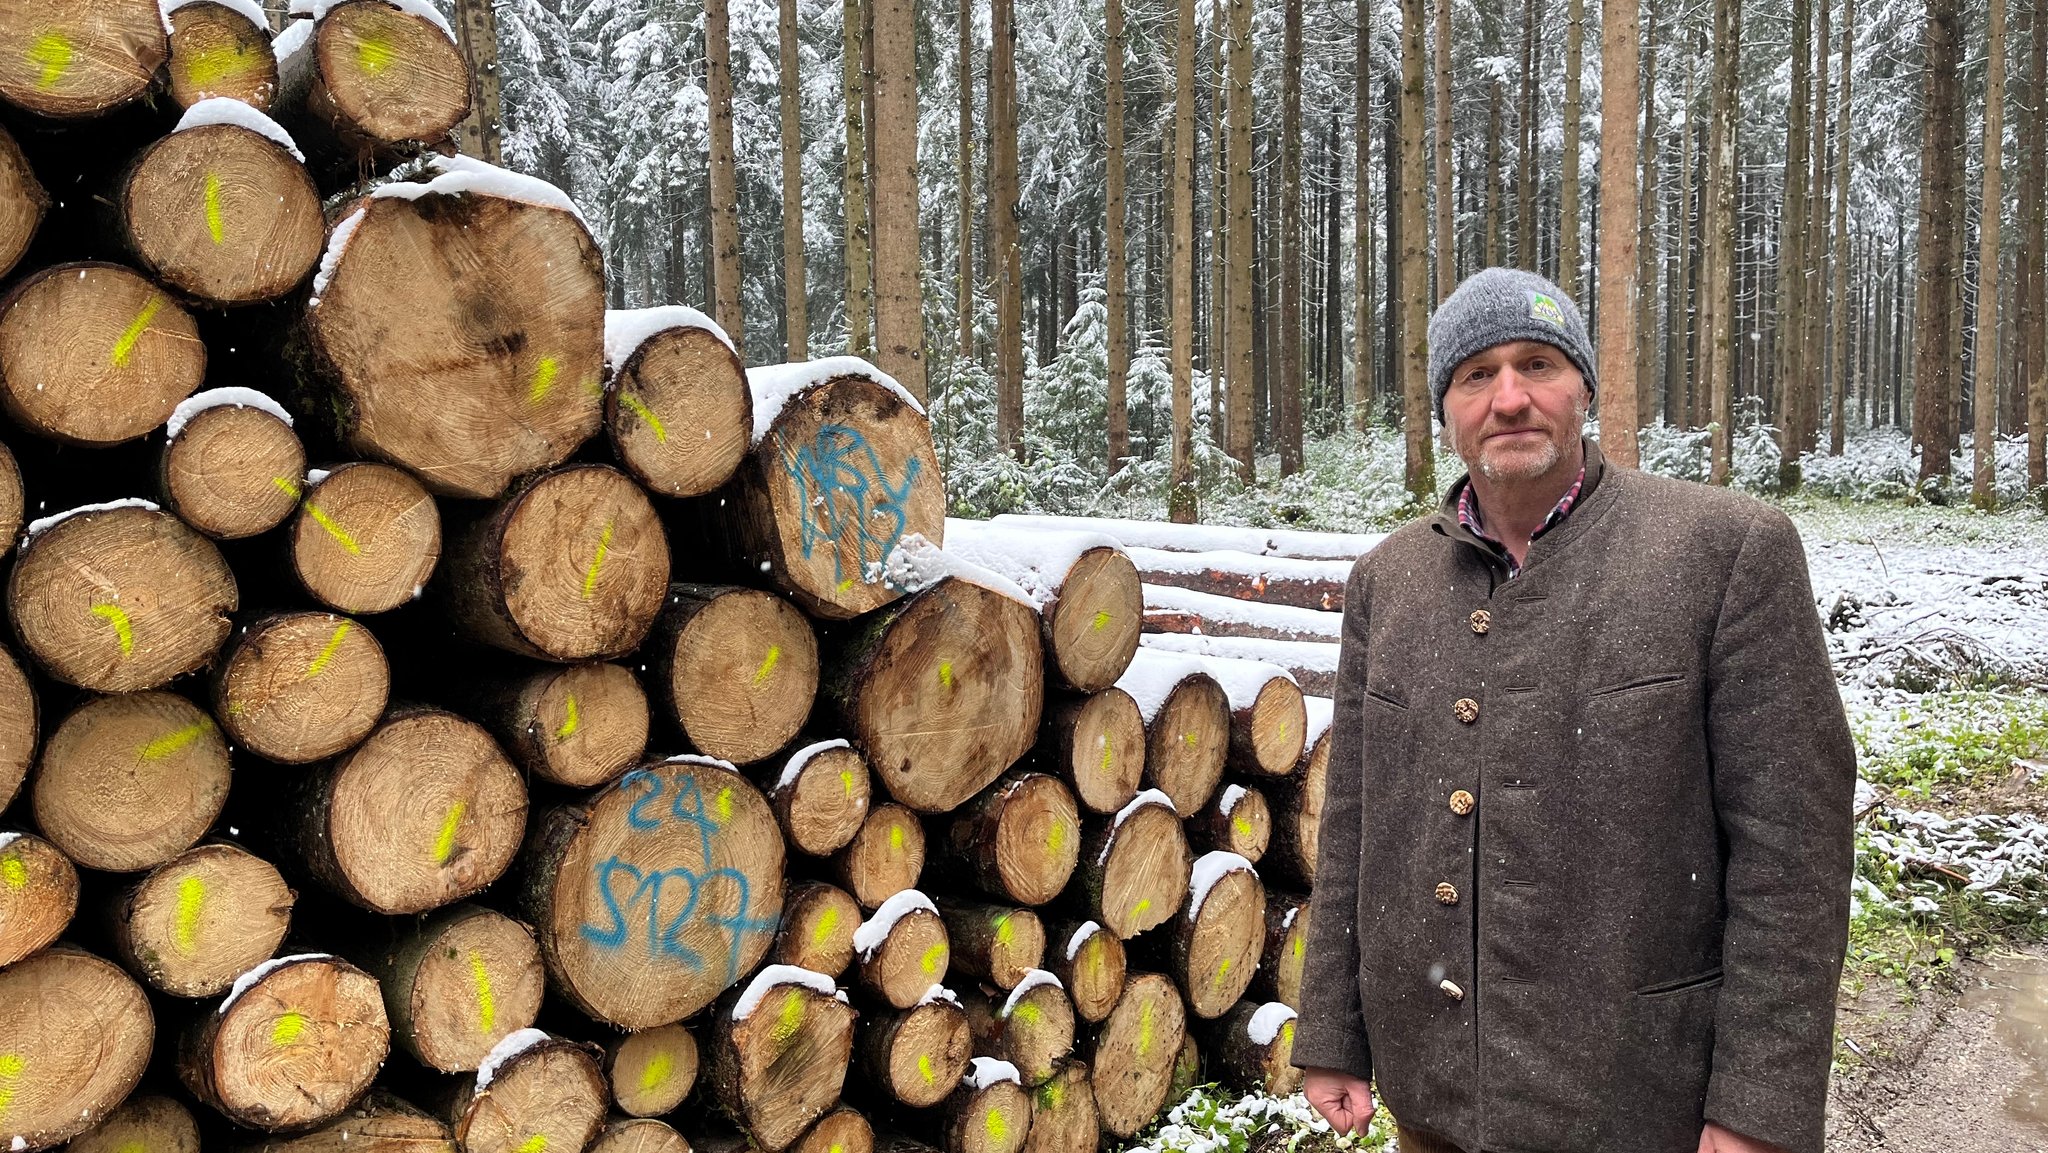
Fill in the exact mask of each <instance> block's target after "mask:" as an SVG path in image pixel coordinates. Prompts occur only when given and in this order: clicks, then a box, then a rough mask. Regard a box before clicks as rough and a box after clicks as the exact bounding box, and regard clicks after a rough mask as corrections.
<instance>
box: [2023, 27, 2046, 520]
mask: <svg viewBox="0 0 2048 1153" xmlns="http://www.w3.org/2000/svg"><path fill="white" fill-rule="evenodd" d="M2042 9H2043V2H2042V0H2030V3H2029V4H2028V21H2027V22H2028V24H2029V25H2030V30H2031V33H2032V35H2031V37H2030V43H2029V54H2030V56H2031V63H2030V66H2029V73H2030V76H2029V81H2028V88H2029V95H2030V96H2031V102H2030V103H2029V104H2028V106H2027V108H2028V114H2027V132H2026V139H2027V146H2026V147H2025V148H2024V149H2022V152H2024V154H2025V155H2026V156H2027V158H2028V163H2029V165H2030V168H2031V173H2032V175H2031V176H2030V177H2029V179H2028V181H2027V186H2026V189H2025V196H2026V213H2025V220H2026V226H2025V227H2026V233H2025V235H2026V242H2027V245H2028V247H2027V252H2028V258H2027V275H2028V279H2029V280H2030V281H2031V282H2032V284H2033V291H2032V292H2031V293H2029V294H2028V300H2029V303H2031V304H2032V305H2033V313H2032V315H2030V316H2028V317H2026V318H2025V319H2024V322H2023V323H2024V326H2025V330H2026V340H2027V348H2028V354H2027V363H2028V365H2029V367H2030V368H2031V370H2032V371H2031V374H2030V375H2029V376H2028V378H2027V382H2026V385H2027V421H2026V424H2027V489H2028V490H2029V491H2035V492H2038V491H2041V490H2042V489H2043V488H2044V487H2048V274H2044V272H2043V269H2042V263H2041V262H2042V258H2043V255H2044V254H2048V235H2044V225H2048V176H2044V173H2043V171H2042V168H2043V165H2044V163H2048V109H2044V108H2043V107H2042V104H2043V101H2044V100H2048V19H2044V13H2043V11H2042Z"/></svg>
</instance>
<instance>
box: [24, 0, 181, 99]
mask: <svg viewBox="0 0 2048 1153" xmlns="http://www.w3.org/2000/svg"><path fill="white" fill-rule="evenodd" d="M0 44H7V45H11V46H13V50H12V51H10V52H7V53H4V54H0V56H4V59H0V99H4V100H6V101H7V102H8V103H10V104H13V105H14V106H16V107H18V108H23V109H26V110H28V111H30V112H34V113H36V114H38V115H41V116H50V117H56V118H60V119H78V118H82V117H88V116H96V115H98V114H100V113H102V112H106V111H109V110H110V109H113V108H118V107H119V106H121V105H123V104H126V103H128V102H129V101H131V100H134V99H136V98H137V97H139V96H141V95H142V94H143V93H145V92H147V91H149V87H150V83H151V81H152V80H154V79H155V77H156V70H157V66H158V65H161V64H162V63H163V62H164V56H165V54H166V50H167V49H166V42H165V37H164V25H163V17H162V16H160V15H158V13H157V6H156V4H155V3H153V2H152V0H37V2H35V3H15V4H8V5H5V6H0Z"/></svg>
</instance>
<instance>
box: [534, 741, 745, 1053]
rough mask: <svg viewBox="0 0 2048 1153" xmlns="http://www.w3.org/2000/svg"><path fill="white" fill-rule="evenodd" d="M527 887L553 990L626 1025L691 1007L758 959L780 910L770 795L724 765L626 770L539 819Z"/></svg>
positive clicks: (684, 763)
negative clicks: (581, 798) (584, 797)
mask: <svg viewBox="0 0 2048 1153" xmlns="http://www.w3.org/2000/svg"><path fill="white" fill-rule="evenodd" d="M525 864H526V869H525V876H524V878H523V882H522V899H523V901H524V907H525V909H526V911H527V920H529V921H530V922H531V923H532V924H533V925H534V927H535V932H536V934H537V935H538V937H539V938H540V943H541V955H542V957H544V958H545V959H546V961H547V967H548V976H549V978H550V979H551V981H552V984H553V987H554V989H555V991H556V992H558V993H560V994H561V995H562V996H563V997H565V998H566V999H567V1000H568V1001H569V1002H570V1003H571V1004H573V1005H574V1006H576V1007H577V1008H578V1009H580V1010H582V1011H583V1012H584V1013H586V1014H588V1015H590V1016H592V1017H595V1018H597V1019H598V1020H600V1021H604V1022H606V1023H608V1024H611V1025H616V1026H618V1027H619V1028H622V1029H646V1028H652V1027H653V1026H656V1025H667V1024H671V1023H673V1022H676V1021H680V1020H682V1019H683V1018H685V1017H688V1016H691V1015H692V1014H695V1013H696V1012H698V1011H699V1010H701V1009H703V1008H704V1007H705V1006H706V1005H709V1004H710V1003H711V1002H712V1000H713V999H714V998H715V997H717V996H718V995H719V993H720V992H722V991H723V990H725V989H726V988H727V987H728V986H730V985H731V984H732V983H733V982H735V981H737V980H738V979H739V978H740V977H741V976H742V975H743V974H745V973H747V972H748V971H750V970H752V969H753V967H754V966H755V965H757V964H759V963H760V961H761V958H762V956H763V955H764V954H766V953H767V951H768V947H769V945H770V943H771V942H772V940H773V935H774V932H775V927H776V923H777V920H778V918H779V917H780V915H781V912H782V889H783V847H782V837H781V835H780V834H779V833H778V832H777V831H776V829H775V817H774V814H773V813H772V812H770V811H769V808H768V802H767V800H766V799H765V798H763V797H762V796H761V794H760V793H759V792H758V791H757V790H755V788H754V787H753V786H752V785H750V784H748V783H747V781H746V779H745V778H744V777H741V776H740V775H739V774H738V773H736V772H734V771H733V770H732V769H731V768H730V767H729V766H725V765H722V764H718V763H715V762H708V761H705V760H704V759H703V758H684V759H679V760H671V761H664V762H660V763H656V764H650V765H647V766H644V767H642V768H637V769H634V770H633V771H632V772H629V773H627V774H626V775H625V776H624V777H622V778H620V779H619V781H618V782H617V783H615V784H612V785H609V786H607V787H605V788H604V789H603V790H602V791H600V792H598V793H597V794H596V795H595V796H594V797H592V798H591V799H589V800H587V801H584V802H582V803H579V804H576V805H570V806H565V807H562V808H558V809H555V810H553V811H551V812H549V813H547V814H546V815H545V816H543V817H542V818H541V820H540V821H539V822H538V823H537V824H536V826H535V830H534V834H533V836H532V838H531V842H530V848H529V850H528V853H527V856H526V859H525Z"/></svg>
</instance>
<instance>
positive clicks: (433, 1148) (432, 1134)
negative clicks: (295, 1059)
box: [245, 1089, 457, 1153]
mask: <svg viewBox="0 0 2048 1153" xmlns="http://www.w3.org/2000/svg"><path fill="white" fill-rule="evenodd" d="M245 1153H457V1146H456V1144H455V1138H454V1137H453V1136H451V1135H450V1134H449V1132H448V1125H447V1123H446V1122H444V1121H442V1120H441V1119H440V1118H438V1117H434V1116H431V1115H429V1114H427V1113H426V1112H424V1111H422V1110H420V1109H417V1108H414V1107H413V1106H412V1105H409V1104H407V1103H406V1102H404V1101H401V1100H399V1099H398V1098H396V1097H393V1096H392V1095H391V1094H389V1093H386V1092H383V1091H381V1090H377V1089H372V1090H371V1091H370V1092H369V1094H368V1095H367V1096H365V1097H364V1098H363V1099H362V1100H360V1101H358V1102H356V1103H355V1104H354V1105H351V1106H349V1107H348V1108H347V1109H346V1110H344V1111H343V1112H342V1115H341V1117H340V1119H339V1120H336V1121H332V1122H329V1123H328V1124H326V1125H322V1126H321V1127H320V1128H318V1129H315V1130H313V1131H312V1132H310V1133H307V1134H306V1135H304V1136H302V1137H273V1138H271V1139H270V1140H268V1141H265V1142H263V1143H262V1144H260V1145H254V1146H250V1147H248V1148H247V1149H246V1151H245Z"/></svg>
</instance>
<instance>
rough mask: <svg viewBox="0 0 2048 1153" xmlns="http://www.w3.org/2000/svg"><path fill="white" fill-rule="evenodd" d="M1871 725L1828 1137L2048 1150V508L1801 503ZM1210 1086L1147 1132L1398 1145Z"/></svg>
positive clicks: (1880, 1144)
mask: <svg viewBox="0 0 2048 1153" xmlns="http://www.w3.org/2000/svg"><path fill="white" fill-rule="evenodd" d="M1784 507H1785V508H1786V510H1787V511H1788V512H1789V513H1791V515H1792V517H1793V519H1794V520H1795V521H1797V522H1798V524H1799V528H1800V531H1801V534H1802V535H1803V537H1804V538H1805V541H1806V545H1807V555H1808V561H1809V566H1810V569H1811V573H1812V580H1813V591H1814V597H1815V600H1816V602H1817V605H1818V608H1819V610H1820V612H1821V613H1822V615H1823V618H1824V619H1825V621H1826V623H1827V628H1828V646H1829V653H1830V656H1831V658H1832V660H1833V662H1834V665H1835V671H1836V675H1837V679H1838V681H1839V683H1840V685H1841V689H1842V697H1843V702H1844V704H1845V705H1846V707H1847V709H1848V712H1849V717H1850V723H1851V727H1852V728H1853V729H1854V731H1855V733H1856V741H1857V748H1858V753H1859V776H1860V778H1861V779H1860V781H1859V783H1858V786H1857V796H1856V802H1855V804H1856V810H1857V814H1858V819H1857V833H1856V859H1857V863H1856V876H1855V878H1854V880H1853V882H1852V890H1851V891H1852V905H1853V912H1852V917H1851V925H1850V942H1849V957H1848V962H1847V965H1846V966H1845V969H1844V973H1843V980H1842V988H1841V996H1840V999H1839V1001H1838V1006H1839V1010H1838V1017H1837V1023H1836V1024H1837V1029H1836V1042H1837V1043H1836V1047H1835V1073H1834V1086H1833V1092H1832V1094H1831V1099H1830V1108H1829V1139H1828V1148H1829V1149H1830V1150H1847V1151H1851V1153H1877V1151H1880V1150H1882V1151H1885V1153H1893V1151H1898V1153H1918V1151H1921V1150H1925V1151H1928V1153H1933V1151H1935V1150H1940V1151H1942V1153H2032V1151H2041V1153H2048V516H2044V515H2043V514H2042V513H2041V512H2040V511H2039V510H2038V509H2037V508H2036V509H2019V510H2016V511H2011V512H2003V513H1999V514H1996V515H1987V514H1982V513H1976V512H1972V511H1969V510H1967V509H1958V508H1952V507H1951V508H1941V507H1934V506H1928V505H1913V506H1907V505H1901V504H1896V503H1853V504H1852V503H1847V502H1841V501H1834V500H1802V501H1793V502H1788V503H1786V504H1785V506H1784ZM1375 1122H1376V1123H1375V1124H1374V1126H1373V1130H1372V1132H1371V1133H1370V1134H1368V1135H1367V1136H1366V1137H1365V1138H1363V1139H1361V1140H1338V1139H1335V1138H1333V1137H1332V1136H1331V1135H1330V1133H1329V1130H1328V1128H1327V1126H1324V1125H1323V1124H1322V1123H1321V1122H1320V1120H1319V1119H1317V1118H1315V1117H1314V1114H1313V1112H1312V1111H1310V1110H1309V1109H1308V1107H1307V1104H1306V1102H1304V1101H1303V1100H1302V1099H1301V1098H1300V1096H1299V1095H1296V1096H1294V1097H1292V1098H1279V1099H1276V1098H1270V1097H1264V1096H1261V1095H1256V1094H1254V1095H1252V1096H1249V1097H1241V1096H1240V1095H1239V1094H1236V1093H1231V1092H1227V1091H1222V1090H1216V1089H1214V1088H1213V1087H1206V1088H1205V1089H1202V1090H1198V1091H1197V1092H1196V1094H1195V1095H1194V1096H1192V1097H1191V1098H1190V1099H1189V1100H1188V1101H1186V1102H1184V1103H1182V1104H1181V1105H1180V1106H1177V1107H1176V1108H1175V1109H1174V1110H1173V1111H1172V1115H1171V1116H1170V1117H1169V1119H1168V1121H1167V1123H1166V1124H1164V1125H1162V1126H1161V1127H1159V1128H1158V1129H1156V1130H1154V1131H1153V1132H1152V1133H1149V1134H1146V1135H1145V1136H1144V1137H1143V1138H1142V1139H1141V1140H1140V1141H1139V1142H1137V1143H1134V1144H1133V1145H1132V1146H1131V1147H1130V1148H1131V1150H1133V1151H1134V1153H1135V1151H1139V1150H1143V1151H1146V1153H1247V1151H1249V1153H1278V1151H1280V1150H1290V1151H1298V1153H1328V1151H1331V1150H1336V1149H1362V1150H1376V1151H1379V1153H1387V1151H1389V1150H1393V1149H1394V1148H1395V1143H1394V1141H1393V1140H1392V1135H1391V1132H1390V1130H1391V1125H1390V1124H1388V1123H1387V1122H1388V1119H1387V1118H1386V1117H1385V1111H1384V1110H1382V1111H1381V1113H1380V1114H1379V1115H1378V1116H1376V1118H1375Z"/></svg>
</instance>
